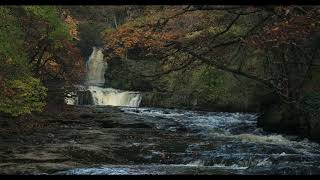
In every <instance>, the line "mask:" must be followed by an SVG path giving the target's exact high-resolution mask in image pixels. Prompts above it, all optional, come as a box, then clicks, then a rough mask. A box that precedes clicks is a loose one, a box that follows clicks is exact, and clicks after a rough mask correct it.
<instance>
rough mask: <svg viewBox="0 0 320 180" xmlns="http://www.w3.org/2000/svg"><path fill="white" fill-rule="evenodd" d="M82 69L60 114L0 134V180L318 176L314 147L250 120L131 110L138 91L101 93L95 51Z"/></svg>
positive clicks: (319, 149)
mask: <svg viewBox="0 0 320 180" xmlns="http://www.w3.org/2000/svg"><path fill="white" fill-rule="evenodd" d="M87 68H88V74H87V79H86V82H85V83H84V84H83V85H80V86H79V89H78V92H76V93H75V92H73V93H70V94H69V96H68V97H66V103H67V104H69V105H66V106H65V107H64V108H63V109H61V111H58V112H44V113H41V114H35V115H33V116H34V117H33V118H32V119H36V120H37V121H36V122H32V119H29V120H28V119H26V120H24V122H23V123H22V124H25V125H29V124H30V125H31V124H33V125H34V127H33V128H29V129H31V130H28V128H27V127H23V128H21V130H19V131H17V132H16V133H10V132H4V131H3V132H4V133H2V130H1V129H0V174H55V175H88V174H90V175H143V174H156V175H162V174H209V175H212V174H290V175H294V174H299V175H300V174H320V145H319V144H317V143H314V142H311V141H309V140H307V139H301V138H298V137H294V136H284V135H279V134H272V133H267V132H264V131H263V130H262V129H259V128H257V117H258V115H257V114H245V113H226V112H201V111H187V110H179V109H161V108H146V107H139V105H140V102H141V98H142V97H141V94H140V93H139V92H133V91H122V90H117V89H113V88H111V87H105V85H104V73H105V71H106V70H107V64H106V63H105V62H104V60H103V54H102V49H99V48H93V52H92V55H91V56H90V58H89V60H88V62H87ZM26 121H29V122H27V123H26ZM7 122H8V123H7ZM11 122H12V120H11V119H8V120H7V121H5V120H4V121H1V122H0V123H1V125H0V127H6V126H10V125H9V124H10V123H11ZM11 129H12V128H11Z"/></svg>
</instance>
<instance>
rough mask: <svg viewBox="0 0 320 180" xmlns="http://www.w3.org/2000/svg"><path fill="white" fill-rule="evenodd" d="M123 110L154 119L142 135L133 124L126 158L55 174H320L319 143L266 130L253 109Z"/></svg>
mask: <svg viewBox="0 0 320 180" xmlns="http://www.w3.org/2000/svg"><path fill="white" fill-rule="evenodd" d="M121 110H122V111H123V112H124V113H126V114H132V115H136V116H143V117H144V118H145V119H148V117H149V118H152V121H153V122H154V123H155V125H154V127H153V129H154V130H153V131H151V132H148V133H149V135H148V136H141V137H144V138H141V137H140V138H139V134H143V133H146V132H142V131H143V129H140V130H142V131H141V132H138V131H137V130H138V129H135V130H132V131H137V132H135V133H133V134H134V135H135V137H132V139H130V140H129V141H128V142H129V143H128V144H127V146H126V147H122V150H119V151H123V157H124V158H127V160H128V162H129V163H128V164H124V165H110V164H107V165H104V166H100V167H94V168H77V169H70V170H67V171H61V172H57V174H92V175H115V174H122V175H133V174H291V175H292V174H320V146H319V144H317V143H313V142H310V141H308V140H307V139H299V138H298V137H295V136H283V135H278V134H271V133H267V132H264V131H263V130H262V129H259V128H257V127H256V123H257V121H256V118H257V115H255V114H243V113H224V112H195V111H185V110H171V109H159V108H130V107H121ZM154 119H156V121H154ZM120 136H121V135H120ZM145 137H148V138H145ZM123 138H125V135H124V134H123Z"/></svg>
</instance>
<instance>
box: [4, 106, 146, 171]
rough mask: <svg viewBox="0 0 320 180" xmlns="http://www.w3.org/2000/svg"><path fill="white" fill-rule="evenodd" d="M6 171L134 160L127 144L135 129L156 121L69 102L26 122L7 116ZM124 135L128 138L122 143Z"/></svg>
mask: <svg viewBox="0 0 320 180" xmlns="http://www.w3.org/2000/svg"><path fill="white" fill-rule="evenodd" d="M1 118H2V120H1V123H2V124H1V127H2V129H1V130H0V138H1V141H0V157H1V158H0V174H37V173H53V172H55V171H59V170H65V169H70V168H76V167H95V166H98V165H100V164H123V163H124V164H128V163H129V162H128V161H129V160H130V159H127V156H125V155H123V153H126V152H125V151H124V150H123V149H121V147H126V144H122V143H126V140H129V139H130V138H132V137H131V136H130V129H132V128H135V129H145V130H146V131H147V129H150V128H151V124H152V123H151V122H150V123H149V122H145V121H143V118H141V117H136V116H134V115H126V114H124V113H122V112H121V111H120V110H119V109H118V108H113V107H108V108H90V107H76V106H75V107H72V106H68V107H66V108H65V109H64V111H63V112H61V113H55V112H50V113H49V112H47V113H43V114H41V115H34V116H33V117H30V118H25V119H23V120H12V119H9V118H5V117H1ZM119 136H123V138H124V139H126V140H125V141H117V138H119Z"/></svg>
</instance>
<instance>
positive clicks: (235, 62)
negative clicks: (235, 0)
mask: <svg viewBox="0 0 320 180" xmlns="http://www.w3.org/2000/svg"><path fill="white" fill-rule="evenodd" d="M0 16H1V19H0V61H1V63H0V118H1V117H6V118H12V119H21V118H25V117H26V116H32V115H34V114H41V113H43V112H50V111H56V110H57V109H60V110H62V109H64V108H66V107H68V105H66V103H65V100H64V98H65V97H66V95H67V94H68V93H70V92H71V91H74V89H75V85H79V84H81V83H83V82H84V81H85V78H86V71H87V69H86V67H87V66H86V63H87V62H88V58H89V57H90V55H91V53H92V49H93V47H99V48H102V49H103V54H104V59H103V60H104V62H105V63H107V64H108V70H107V71H106V72H105V74H104V78H105V82H104V87H112V88H117V89H122V90H126V91H137V92H141V93H142V101H141V104H140V106H143V107H161V108H178V109H188V110H202V111H220V112H252V113H258V114H259V118H258V126H259V127H262V128H263V129H264V130H269V131H271V132H280V133H289V134H296V135H299V136H302V137H308V138H310V139H313V140H316V141H319V140H320V119H319V116H318V114H319V113H320V84H319V83H318V82H319V81H320V56H319V55H320V48H319V47H320V33H319V32H320V31H319V30H320V8H319V6H296V5H291V6H226V5H184V6H182V5H179V6H162V5H157V6H139V5H136V6H125V5H123V6H0ZM24 123H29V122H28V121H25V122H24Z"/></svg>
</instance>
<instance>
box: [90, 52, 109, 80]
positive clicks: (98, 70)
mask: <svg viewBox="0 0 320 180" xmlns="http://www.w3.org/2000/svg"><path fill="white" fill-rule="evenodd" d="M107 66H108V64H107V63H105V62H104V61H103V53H102V49H100V48H96V47H93V51H92V53H91V55H90V57H89V60H88V62H87V78H86V84H87V85H93V86H101V85H103V84H104V73H105V71H106V69H107Z"/></svg>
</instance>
